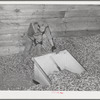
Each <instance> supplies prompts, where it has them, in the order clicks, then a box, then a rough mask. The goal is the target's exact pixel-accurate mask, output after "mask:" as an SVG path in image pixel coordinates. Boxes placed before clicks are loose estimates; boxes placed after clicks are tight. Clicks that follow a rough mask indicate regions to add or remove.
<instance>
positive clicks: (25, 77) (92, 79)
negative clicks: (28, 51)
mask: <svg viewBox="0 0 100 100" xmlns="http://www.w3.org/2000/svg"><path fill="white" fill-rule="evenodd" d="M54 41H55V43H56V44H55V45H56V47H57V51H60V50H64V49H66V50H68V51H69V52H70V53H71V54H72V55H73V56H74V57H75V59H76V60H77V61H78V62H79V63H80V64H81V65H82V66H83V67H84V68H85V69H86V71H85V72H83V73H82V74H81V75H78V74H75V73H72V72H70V71H68V70H62V71H59V72H53V74H51V75H49V77H50V79H51V81H52V84H51V85H50V86H41V85H40V84H39V85H34V84H33V82H32V79H33V77H34V66H33V62H32V61H31V57H32V56H31V55H28V56H25V55H24V54H23V53H20V54H16V55H12V56H7V57H0V89H8V90H39V91H45V90H48V91H50V90H53V91H55V90H61V91H94V90H96V91H99V90H100V35H95V36H88V37H61V38H55V39H54Z"/></svg>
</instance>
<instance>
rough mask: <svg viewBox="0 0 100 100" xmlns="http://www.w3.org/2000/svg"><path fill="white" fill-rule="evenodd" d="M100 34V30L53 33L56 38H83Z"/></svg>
mask: <svg viewBox="0 0 100 100" xmlns="http://www.w3.org/2000/svg"><path fill="white" fill-rule="evenodd" d="M97 34H100V30H77V31H55V32H52V35H53V36H54V37H73V36H75V37H81V36H92V35H97Z"/></svg>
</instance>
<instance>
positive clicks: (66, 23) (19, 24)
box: [0, 4, 100, 55]
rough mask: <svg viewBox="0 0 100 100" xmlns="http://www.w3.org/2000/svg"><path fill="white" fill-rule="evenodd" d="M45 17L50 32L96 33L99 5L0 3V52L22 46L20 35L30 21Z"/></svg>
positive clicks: (19, 48) (14, 51)
mask: <svg viewBox="0 0 100 100" xmlns="http://www.w3.org/2000/svg"><path fill="white" fill-rule="evenodd" d="M39 20H45V22H47V23H48V25H49V26H50V29H51V31H52V34H53V36H56V37H57V36H75V35H77V34H78V35H86V34H88V33H89V34H90V33H91V34H96V33H99V29H100V6H99V5H22V4H18V5H14V4H12V5H9V4H2V5H0V55H4V54H5V55H6V54H12V53H17V52H19V51H23V50H24V46H21V44H22V42H23V39H22V38H21V36H22V35H23V33H26V32H27V29H28V26H29V24H30V22H34V21H39Z"/></svg>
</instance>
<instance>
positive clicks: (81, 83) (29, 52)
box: [0, 4, 100, 94]
mask: <svg viewBox="0 0 100 100" xmlns="http://www.w3.org/2000/svg"><path fill="white" fill-rule="evenodd" d="M2 90H4V91H8V90H9V91H100V4H96V5H92V4H83V5H80V4H70V5H68V4H0V91H2ZM59 94H63V92H59Z"/></svg>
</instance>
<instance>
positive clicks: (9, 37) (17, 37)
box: [0, 34, 22, 41]
mask: <svg viewBox="0 0 100 100" xmlns="http://www.w3.org/2000/svg"><path fill="white" fill-rule="evenodd" d="M21 36H22V34H6V35H4V34H3V35H0V41H9V40H20V39H22V38H21Z"/></svg>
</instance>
